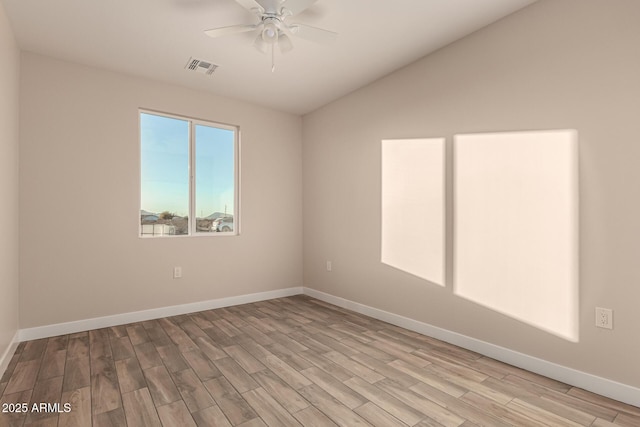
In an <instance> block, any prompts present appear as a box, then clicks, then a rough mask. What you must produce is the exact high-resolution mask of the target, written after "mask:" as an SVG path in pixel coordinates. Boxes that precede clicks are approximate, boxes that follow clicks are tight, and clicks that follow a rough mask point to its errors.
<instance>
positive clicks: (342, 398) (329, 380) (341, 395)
mask: <svg viewBox="0 0 640 427" xmlns="http://www.w3.org/2000/svg"><path fill="white" fill-rule="evenodd" d="M300 373H301V374H302V375H304V376H305V377H307V378H309V379H310V380H311V381H313V383H314V384H316V385H317V386H318V387H320V388H321V389H323V390H324V391H326V392H327V393H328V394H330V395H331V396H333V398H335V399H336V400H338V402H340V403H342V404H343V405H344V406H346V407H347V408H349V409H352V410H353V409H355V408H357V407H358V406H362V405H363V404H365V403H366V401H367V400H366V399H365V398H364V397H362V396H360V395H359V394H358V393H356V392H355V391H353V390H352V389H350V388H349V387H347V386H346V385H344V384H342V382H340V381H338V380H337V379H336V378H335V377H333V376H331V375H329V373H327V372H325V371H323V370H322V369H320V368H317V367H313V368H309V369H305V370H304V371H300Z"/></svg>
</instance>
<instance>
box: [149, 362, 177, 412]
mask: <svg viewBox="0 0 640 427" xmlns="http://www.w3.org/2000/svg"><path fill="white" fill-rule="evenodd" d="M143 373H144V376H145V379H146V381H147V385H148V389H149V393H150V394H151V397H152V398H153V401H154V403H155V405H156V406H162V405H166V404H169V403H173V402H175V401H177V400H180V399H181V398H182V397H181V395H180V392H179V391H178V389H177V388H176V386H175V384H174V382H173V380H172V379H171V375H169V372H168V371H167V368H165V367H164V365H161V366H154V367H152V368H149V369H145V370H144V371H143Z"/></svg>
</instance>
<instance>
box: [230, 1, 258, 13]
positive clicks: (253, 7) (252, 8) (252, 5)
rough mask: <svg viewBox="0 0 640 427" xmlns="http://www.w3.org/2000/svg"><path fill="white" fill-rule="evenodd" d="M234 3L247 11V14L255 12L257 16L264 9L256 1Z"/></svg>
mask: <svg viewBox="0 0 640 427" xmlns="http://www.w3.org/2000/svg"><path fill="white" fill-rule="evenodd" d="M236 3H238V4H239V5H240V6H242V7H244V8H245V9H247V10H248V11H249V12H256V13H257V14H258V15H261V14H263V13H264V7H262V6H261V5H260V3H258V2H257V1H256V0H236Z"/></svg>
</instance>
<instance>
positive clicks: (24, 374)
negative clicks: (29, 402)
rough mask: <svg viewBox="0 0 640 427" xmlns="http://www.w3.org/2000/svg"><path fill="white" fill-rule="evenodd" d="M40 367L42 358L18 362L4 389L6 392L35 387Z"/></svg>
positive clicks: (12, 392) (10, 392) (16, 391)
mask: <svg viewBox="0 0 640 427" xmlns="http://www.w3.org/2000/svg"><path fill="white" fill-rule="evenodd" d="M45 343H46V341H45ZM39 368H40V359H35V360H27V361H25V362H18V364H17V365H16V368H15V369H14V371H13V374H12V375H11V378H10V379H9V383H8V384H7V387H6V389H5V390H4V394H15V393H18V392H21V391H26V390H31V389H33V387H34V385H35V383H36V378H37V377H38V369H39Z"/></svg>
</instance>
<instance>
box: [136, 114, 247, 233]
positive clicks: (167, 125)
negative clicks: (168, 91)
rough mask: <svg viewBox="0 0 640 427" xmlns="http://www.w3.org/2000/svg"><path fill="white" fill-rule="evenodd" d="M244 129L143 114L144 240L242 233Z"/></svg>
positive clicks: (141, 142)
mask: <svg viewBox="0 0 640 427" xmlns="http://www.w3.org/2000/svg"><path fill="white" fill-rule="evenodd" d="M237 206H238V128H237V127H234V126H228V125H221V124H217V123H211V122H205V121H201V120H194V119H188V118H183V117H178V116H169V115H164V114H163V115H160V114H157V113H151V112H144V111H141V112H140V236H141V237H157V236H196V235H200V236H203V235H218V234H224V235H230V234H231V235H233V234H238V212H237Z"/></svg>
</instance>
